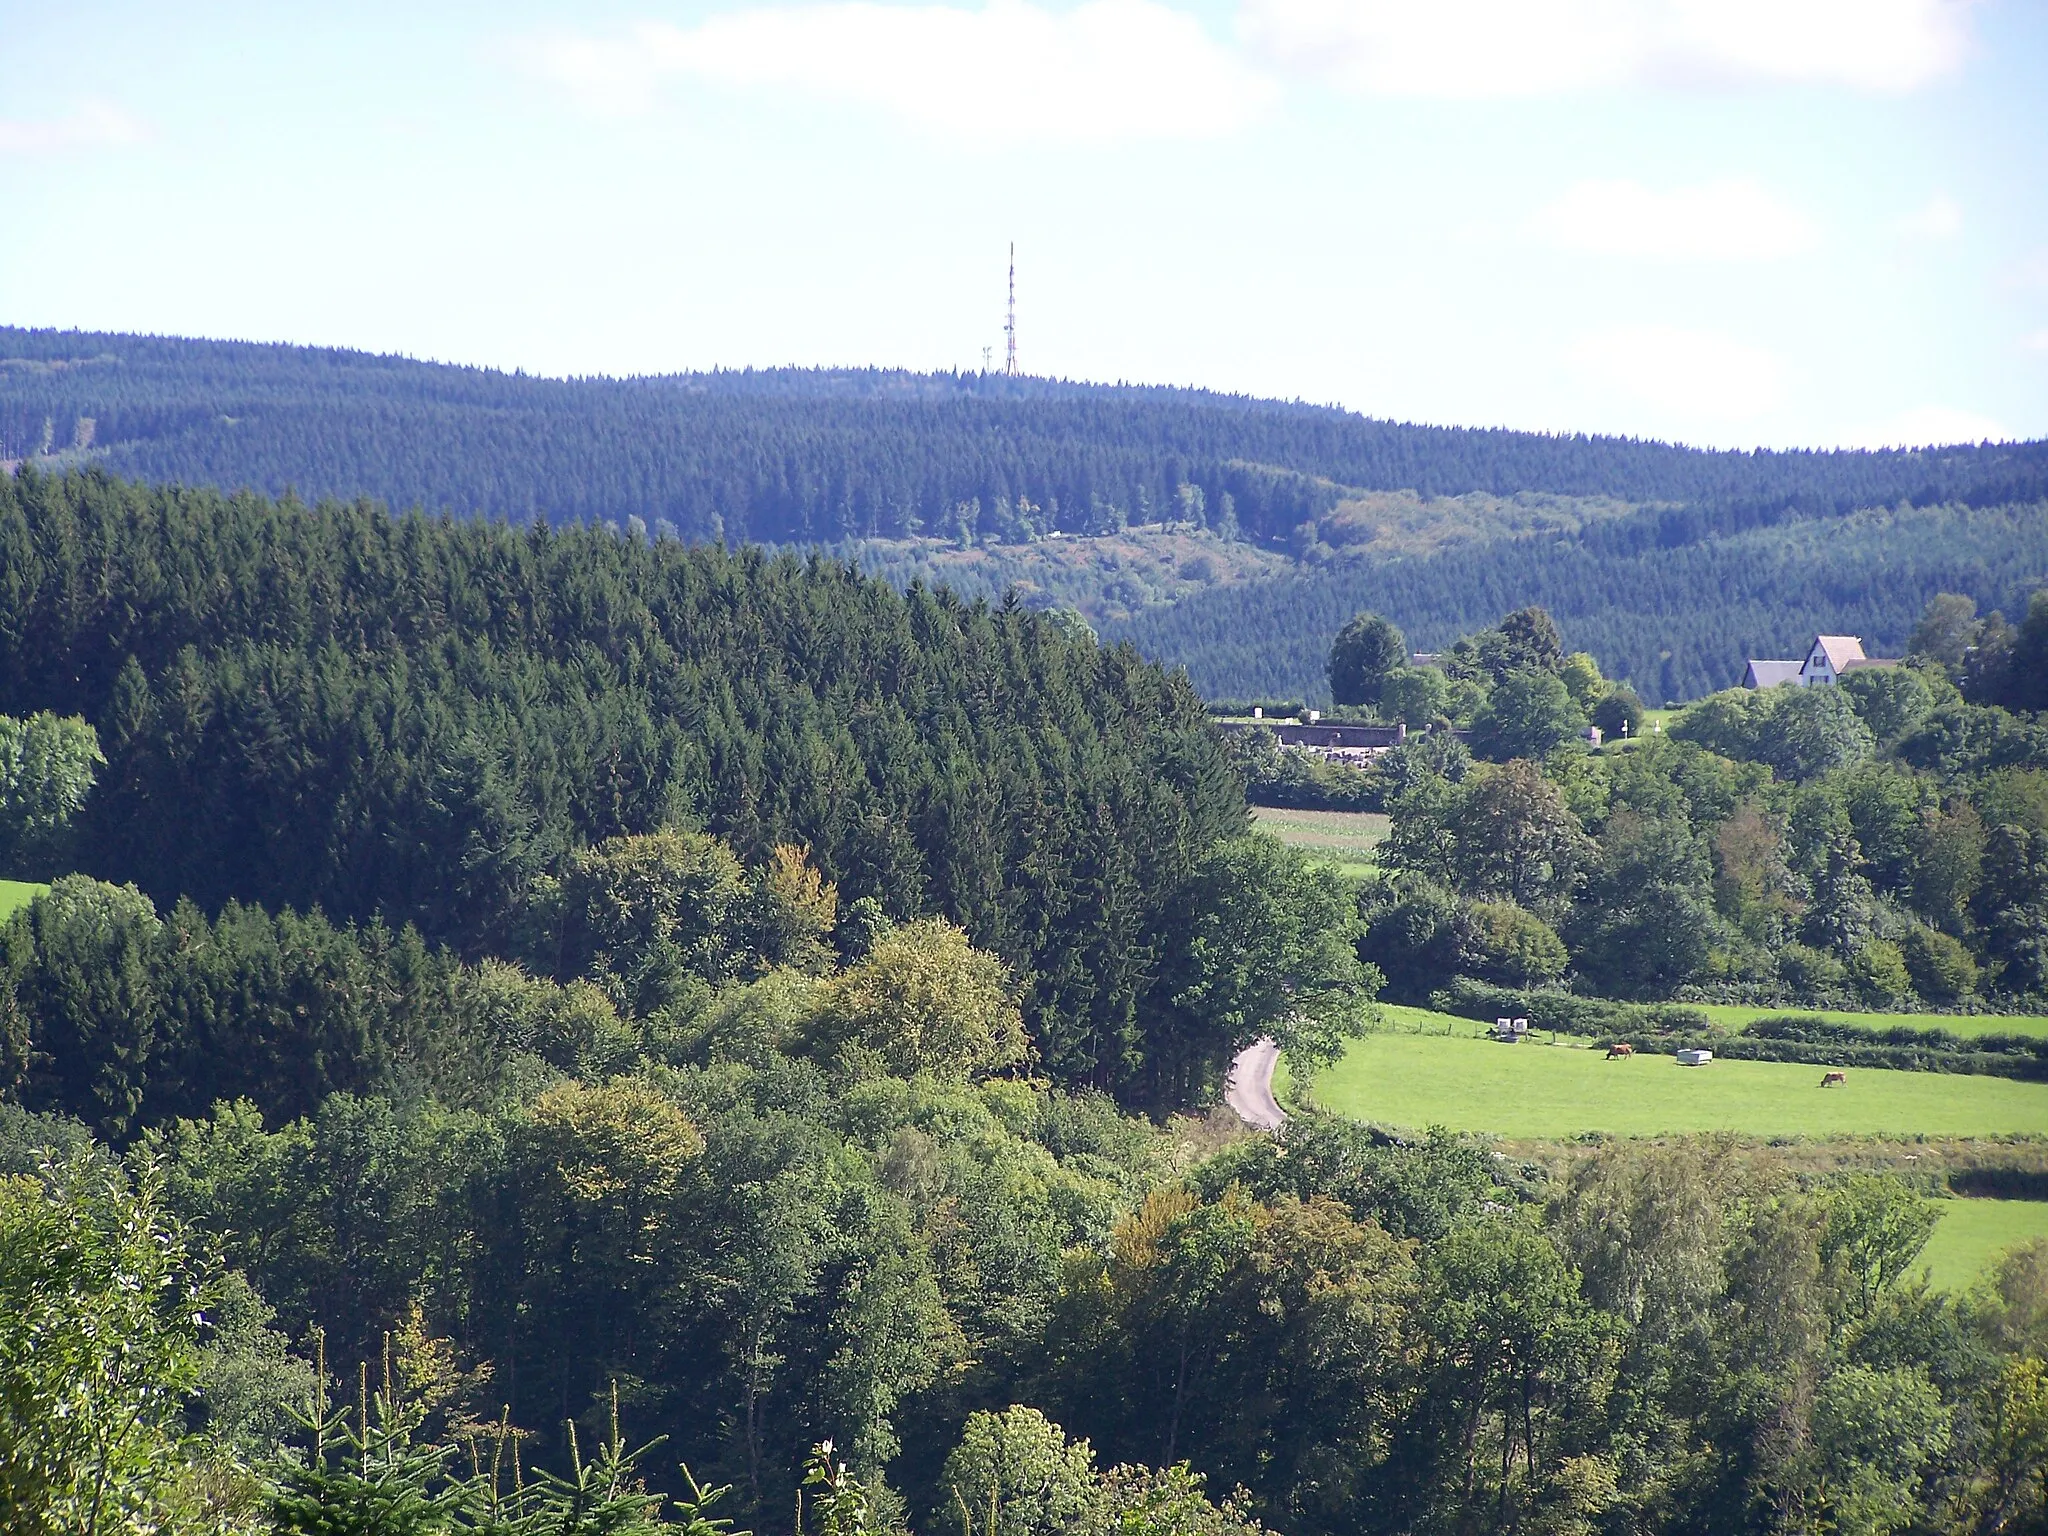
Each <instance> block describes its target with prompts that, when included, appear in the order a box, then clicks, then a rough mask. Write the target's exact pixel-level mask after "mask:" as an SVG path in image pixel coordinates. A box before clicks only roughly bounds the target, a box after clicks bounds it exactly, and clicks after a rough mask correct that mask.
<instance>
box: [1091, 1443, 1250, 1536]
mask: <svg viewBox="0 0 2048 1536" xmlns="http://www.w3.org/2000/svg"><path fill="white" fill-rule="evenodd" d="M1074 1531H1075V1536H1267V1533H1266V1528H1265V1527H1264V1526H1262V1525H1261V1524H1260V1523H1259V1522H1258V1520H1257V1519H1255V1518H1254V1517H1253V1515H1252V1513H1251V1511H1250V1510H1249V1509H1248V1508H1247V1507H1246V1501H1245V1500H1243V1499H1241V1498H1239V1497H1237V1496H1236V1495H1235V1494H1233V1495H1232V1496H1231V1497H1229V1498H1226V1499H1225V1500H1224V1501H1223V1502H1222V1503H1221V1504H1220V1505H1219V1504H1216V1503H1213V1502H1211V1501H1210V1499H1209V1496H1208V1489H1207V1479H1205V1478H1204V1477H1203V1476H1202V1474H1201V1473H1199V1472H1196V1471H1194V1470H1193V1469H1192V1468H1190V1467H1189V1466H1188V1464H1187V1463H1186V1462H1184V1461H1183V1462H1176V1463H1175V1464H1174V1465H1172V1466H1170V1467H1163V1468H1160V1469H1158V1470H1154V1469H1153V1468H1151V1467H1147V1466H1130V1465H1126V1466H1118V1467H1112V1468H1111V1469H1110V1470H1109V1471H1108V1472H1106V1473H1104V1474H1103V1477H1102V1492H1101V1494H1100V1496H1099V1497H1098V1498H1097V1500H1096V1502H1095V1505H1094V1507H1093V1508H1092V1509H1091V1510H1090V1511H1089V1513H1088V1516H1087V1518H1086V1519H1085V1520H1084V1521H1083V1522H1082V1523H1081V1524H1080V1525H1078V1526H1076V1527H1075V1528H1074Z"/></svg>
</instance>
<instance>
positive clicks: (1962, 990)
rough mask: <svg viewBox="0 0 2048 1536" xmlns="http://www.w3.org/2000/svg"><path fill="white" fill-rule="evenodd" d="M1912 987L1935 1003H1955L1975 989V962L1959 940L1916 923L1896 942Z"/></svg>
mask: <svg viewBox="0 0 2048 1536" xmlns="http://www.w3.org/2000/svg"><path fill="white" fill-rule="evenodd" d="M1899 951H1900V953H1901V955H1902V956H1903V957H1904V959H1905V962H1906V974H1907V975H1908V976H1910V977H1912V978H1913V990H1914V991H1915V992H1918V993H1919V994H1920V995H1921V996H1922V997H1925V998H1930V999H1932V1000H1933V1001H1935V1002H1942V1003H1948V1002H1954V1001H1955V1000H1956V999H1957V998H1961V997H1967V996H1968V995H1969V994H1970V993H1972V992H1974V991H1976V990H1977V962H1976V961H1975V960H1974V959H1972V958H1971V957H1970V952H1969V950H1967V949H1965V948H1964V947H1963V944H1962V942H1961V941H1960V940H1959V939H1954V938H1951V937H1950V936H1949V935H1948V934H1945V933H1942V932H1940V931H1939V930H1938V929H1934V928H1929V927H1927V926H1926V925H1925V924H1922V923H1915V924H1913V926H1912V927H1910V928H1908V929H1907V930H1906V932H1905V936H1904V937H1903V938H1902V939H1900V941H1899Z"/></svg>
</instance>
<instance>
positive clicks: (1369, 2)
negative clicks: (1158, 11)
mask: <svg viewBox="0 0 2048 1536" xmlns="http://www.w3.org/2000/svg"><path fill="white" fill-rule="evenodd" d="M1971 4H1972V0H1240V5H1239V11H1238V21H1239V29H1240V32H1241V33H1242V35H1243V37H1244V40H1245V42H1246V43H1247V44H1248V45H1249V46H1250V47H1251V49H1252V50H1253V51H1254V52H1255V53H1257V54H1259V55H1260V56H1262V57H1264V58H1266V59H1268V60H1270V61H1271V62H1272V63H1274V64H1276V65H1278V66H1280V67H1281V68H1284V69H1287V70H1290V71H1292V72H1296V73H1300V74H1306V75H1312V76H1317V77H1321V78H1324V79H1328V80H1330V81H1332V82H1333V83H1335V84H1338V85H1342V86H1346V87H1349V88H1351V89H1354V90H1361V91H1370V92H1374V93H1377V94H1385V95H1392V96H1443V97H1454V98H1459V97H1463V98H1471V97H1487V96H1543V95H1552V94H1556V93H1559V92H1565V91H1575V90H1586V89H1597V88H1603V87H1614V86H1629V85H1670V84H1693V85H1705V84H1744V83H1764V84H1816V85H1831V86H1843V87H1847V88H1849V89H1852V90H1862V91H1878V92H1896V91H1910V90H1914V89H1916V88H1918V87H1920V86H1923V85H1927V84H1929V83H1931V82H1933V81H1935V80H1938V79H1941V78H1942V77H1944V76H1947V75H1950V74H1953V73H1954V72H1955V71H1956V70H1957V69H1958V68H1959V67H1960V66H1961V64H1962V62H1963V59H1964V57H1965V56H1966V55H1967V53H1968V51H1969V46H1970V36H1969V26H1968V13H1969V9H1970V6H1971Z"/></svg>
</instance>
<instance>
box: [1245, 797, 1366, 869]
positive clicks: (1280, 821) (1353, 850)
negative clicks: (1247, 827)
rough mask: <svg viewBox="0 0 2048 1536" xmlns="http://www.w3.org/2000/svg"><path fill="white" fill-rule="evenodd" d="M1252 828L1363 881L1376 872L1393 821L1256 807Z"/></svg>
mask: <svg viewBox="0 0 2048 1536" xmlns="http://www.w3.org/2000/svg"><path fill="white" fill-rule="evenodd" d="M1252 824H1253V825H1254V826H1256V827H1257V828H1258V829H1259V830H1260V831H1261V832H1270V833H1272V834H1273V836H1275V837H1277V838H1279V839H1280V841H1281V842H1283V843H1286V844H1287V845H1288V846H1289V847H1291V848H1299V849H1302V850H1303V851H1304V852H1307V853H1312V854H1314V855H1316V856H1317V857H1318V858H1319V859H1321V860H1323V861H1325V862H1327V863H1329V864H1330V865H1331V866H1333V867H1334V868H1335V869H1336V870H1337V872H1338V873H1339V874H1341V875H1344V876H1346V877H1347V878H1349V879H1353V880H1359V879H1364V878H1365V877H1366V876H1367V875H1368V874H1370V872H1371V871H1372V868H1373V850H1374V849H1375V848H1377V847H1379V845H1380V844H1381V843H1382V842H1383V841H1385V840H1386V836H1387V832H1388V829H1389V828H1390V827H1391V826H1392V825H1393V818H1392V817H1390V816H1385V815H1382V814H1381V813H1380V812H1378V811H1296V810H1289V809H1285V808H1282V807H1279V806H1271V805H1255V806H1253V807H1252Z"/></svg>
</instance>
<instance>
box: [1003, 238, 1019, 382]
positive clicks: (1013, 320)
mask: <svg viewBox="0 0 2048 1536" xmlns="http://www.w3.org/2000/svg"><path fill="white" fill-rule="evenodd" d="M1003 335H1004V337H1005V338H1006V339H1007V341H1008V343H1009V345H1008V347H1007V349H1006V351H1005V355H1004V358H1003V372H1004V373H1007V374H1013V375H1014V374H1015V373H1016V371H1017V242H1016V241H1014V240H1012V241H1011V242H1010V310H1009V316H1008V318H1007V319H1005V320H1004V321H1003Z"/></svg>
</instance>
